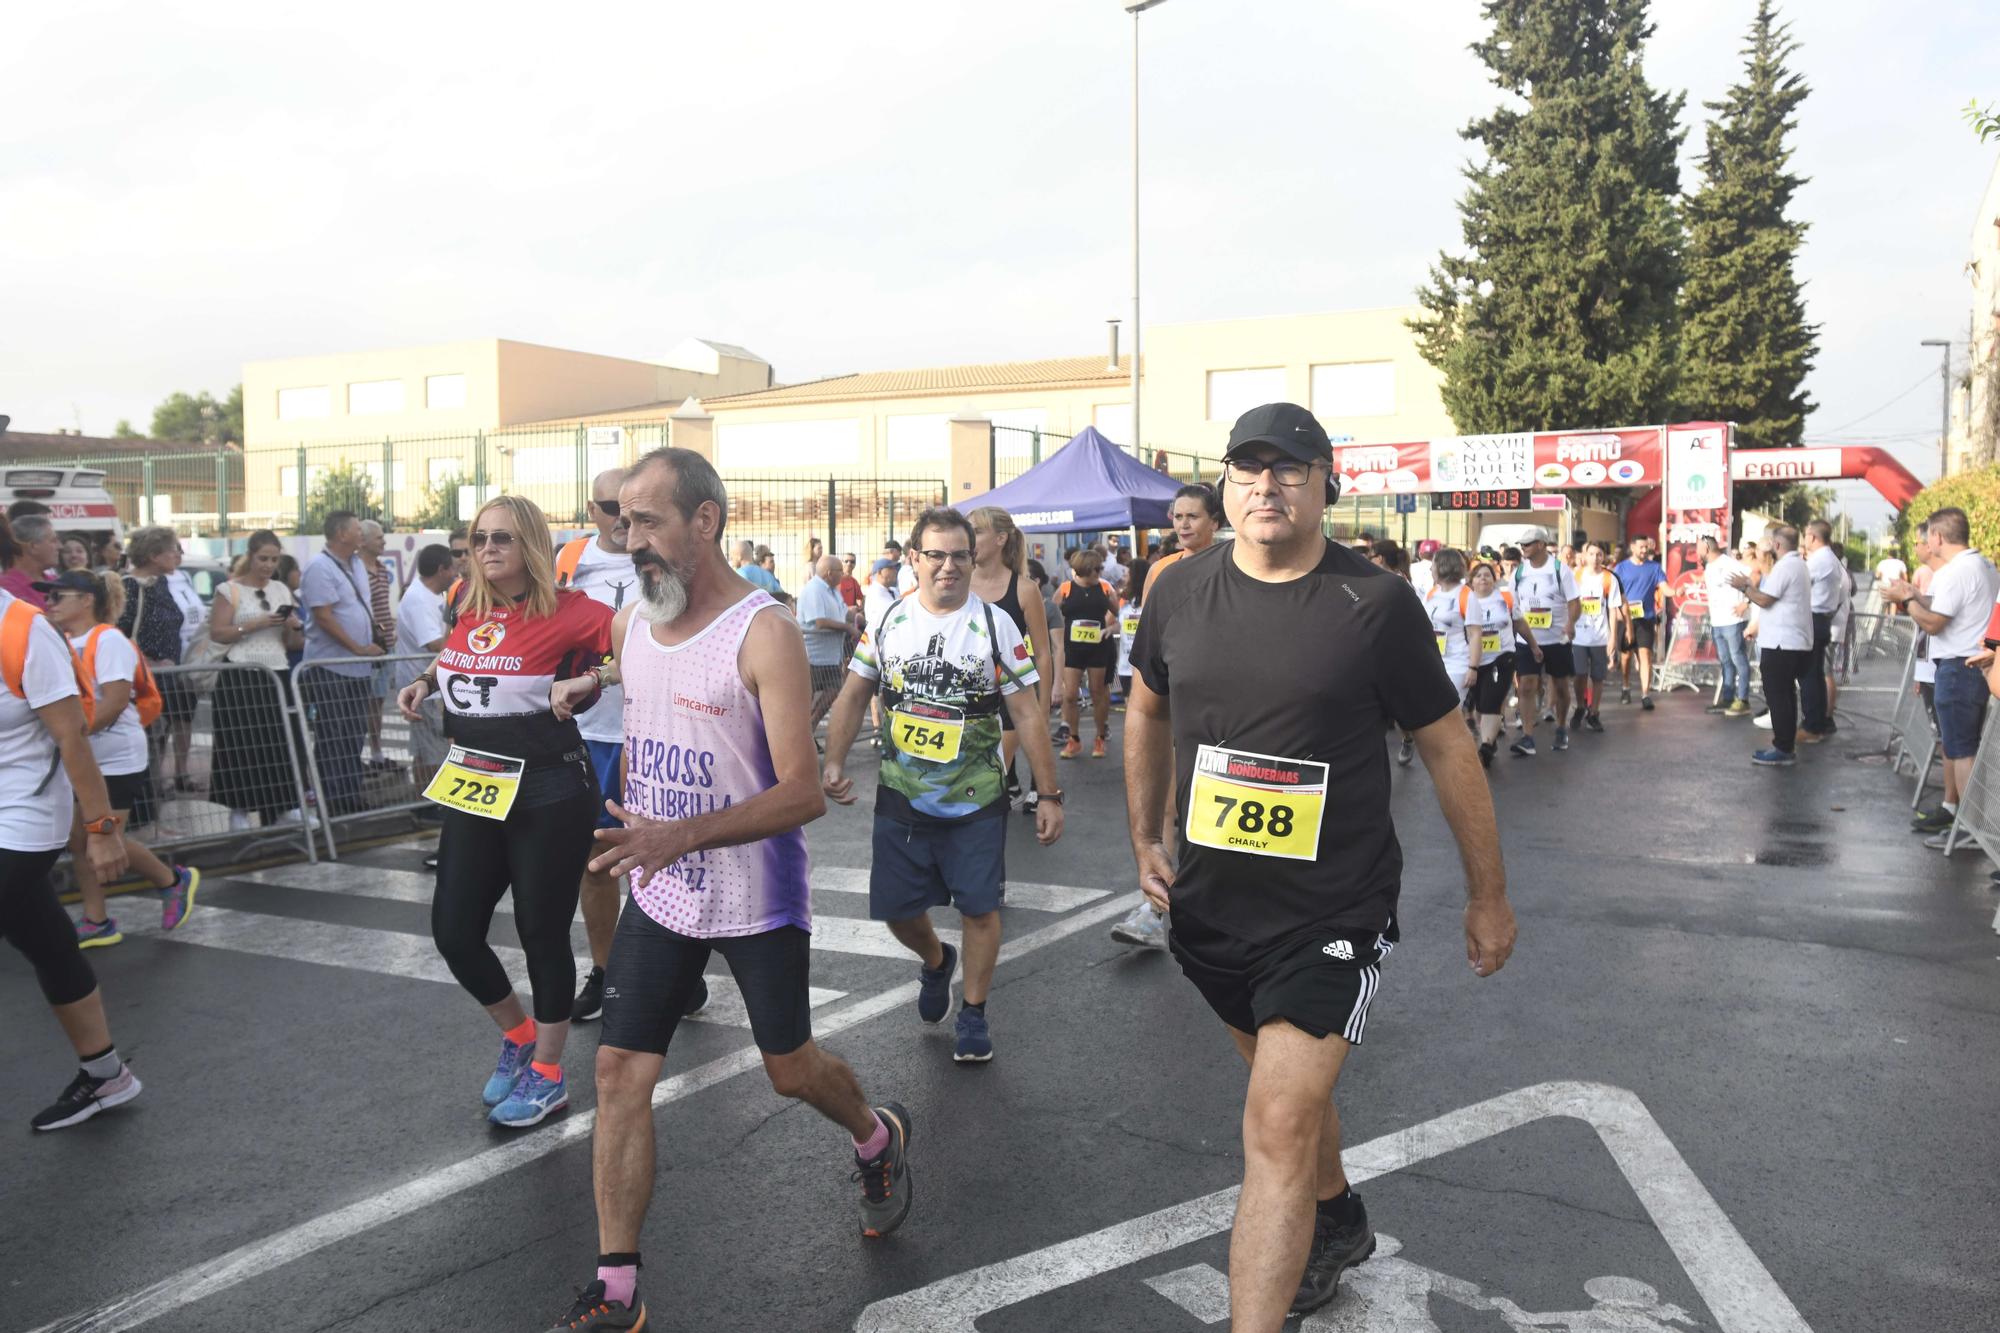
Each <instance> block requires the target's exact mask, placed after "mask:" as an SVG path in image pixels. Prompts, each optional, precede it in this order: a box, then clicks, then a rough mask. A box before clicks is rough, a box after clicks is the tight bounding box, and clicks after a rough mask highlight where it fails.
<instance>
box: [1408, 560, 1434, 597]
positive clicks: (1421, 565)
mask: <svg viewBox="0 0 2000 1333" xmlns="http://www.w3.org/2000/svg"><path fill="white" fill-rule="evenodd" d="M1410 586H1411V587H1412V588H1415V589H1416V590H1417V596H1419V597H1429V596H1430V595H1431V589H1432V588H1435V587H1436V586H1437V571H1436V570H1435V569H1433V568H1432V567H1431V562H1430V561H1428V560H1419V561H1417V562H1415V563H1414V564H1412V565H1411V566H1410Z"/></svg>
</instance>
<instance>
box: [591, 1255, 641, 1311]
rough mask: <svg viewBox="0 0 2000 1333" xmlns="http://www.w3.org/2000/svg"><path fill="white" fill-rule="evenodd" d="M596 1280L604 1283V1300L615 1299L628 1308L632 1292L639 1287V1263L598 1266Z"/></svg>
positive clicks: (630, 1303)
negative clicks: (611, 1266) (614, 1266)
mask: <svg viewBox="0 0 2000 1333" xmlns="http://www.w3.org/2000/svg"><path fill="white" fill-rule="evenodd" d="M597 1280H598V1281H599V1282H602V1283H603V1284H604V1299H605V1300H607V1301H616V1302H618V1303H619V1304H620V1305H622V1306H624V1307H625V1308H627V1309H630V1308H631V1307H632V1293H633V1292H635V1291H637V1290H638V1289H639V1265H637V1264H620V1265H619V1266H618V1267H616V1268H600V1269H598V1270H597Z"/></svg>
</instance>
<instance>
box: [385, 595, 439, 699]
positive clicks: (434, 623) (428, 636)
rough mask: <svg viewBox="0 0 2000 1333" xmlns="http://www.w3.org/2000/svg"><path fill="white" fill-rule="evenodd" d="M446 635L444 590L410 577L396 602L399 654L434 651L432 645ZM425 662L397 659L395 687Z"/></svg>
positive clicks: (411, 677)
mask: <svg viewBox="0 0 2000 1333" xmlns="http://www.w3.org/2000/svg"><path fill="white" fill-rule="evenodd" d="M444 637H445V627H444V594H443V593H441V592H432V591H431V590H430V589H429V588H426V587H425V586H424V581H423V580H422V579H412V580H410V586H409V587H407V588H405V589H403V596H402V599H401V600H399V601H398V602H397V603H396V655H397V656H399V657H403V656H415V655H416V654H418V653H427V652H431V651H433V650H432V649H431V647H430V646H429V645H431V644H433V643H437V642H438V640H440V639H442V638H444ZM423 670H424V664H423V663H422V662H398V663H396V689H397V691H398V692H399V693H400V692H401V691H402V689H403V687H404V686H406V685H408V684H409V683H410V682H411V681H413V680H415V679H416V678H417V677H418V676H419V675H421V674H423Z"/></svg>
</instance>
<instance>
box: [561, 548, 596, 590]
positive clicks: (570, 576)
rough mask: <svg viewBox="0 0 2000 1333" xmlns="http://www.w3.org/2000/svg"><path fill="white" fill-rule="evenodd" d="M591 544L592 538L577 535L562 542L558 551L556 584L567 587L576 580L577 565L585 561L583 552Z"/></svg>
mask: <svg viewBox="0 0 2000 1333" xmlns="http://www.w3.org/2000/svg"><path fill="white" fill-rule="evenodd" d="M589 545H590V538H588V537H577V538H574V539H573V540H570V541H566V542H564V543H563V544H562V550H560V551H557V552H556V586H557V587H558V588H567V587H568V586H569V585H570V584H572V583H574V582H576V567H577V566H578V565H580V564H582V563H583V553H584V551H585V549H587V548H588V547H589Z"/></svg>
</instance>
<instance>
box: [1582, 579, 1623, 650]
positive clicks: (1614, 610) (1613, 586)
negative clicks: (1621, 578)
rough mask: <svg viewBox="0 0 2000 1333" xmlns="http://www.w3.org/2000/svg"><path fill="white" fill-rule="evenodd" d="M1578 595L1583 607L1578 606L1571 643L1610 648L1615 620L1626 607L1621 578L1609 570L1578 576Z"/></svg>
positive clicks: (1588, 646)
mask: <svg viewBox="0 0 2000 1333" xmlns="http://www.w3.org/2000/svg"><path fill="white" fill-rule="evenodd" d="M1593 580H1595V581H1593ZM1576 595H1577V600H1578V601H1579V602H1580V603H1581V605H1579V606H1578V607H1577V612H1576V633H1575V634H1574V635H1573V636H1572V637H1571V639H1570V642H1571V643H1580V644H1582V645H1583V646H1584V647H1586V648H1608V647H1610V646H1611V621H1612V617H1614V616H1616V615H1617V614H1618V613H1619V610H1620V609H1621V608H1622V607H1623V606H1624V605H1625V593H1624V590H1623V589H1622V588H1620V587H1619V586H1618V576H1617V575H1615V574H1613V573H1612V572H1611V571H1610V570H1608V569H1600V570H1598V571H1597V573H1596V574H1595V575H1592V574H1591V573H1590V572H1589V571H1587V570H1586V571H1585V572H1584V573H1581V574H1578V575H1577V576H1576Z"/></svg>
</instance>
